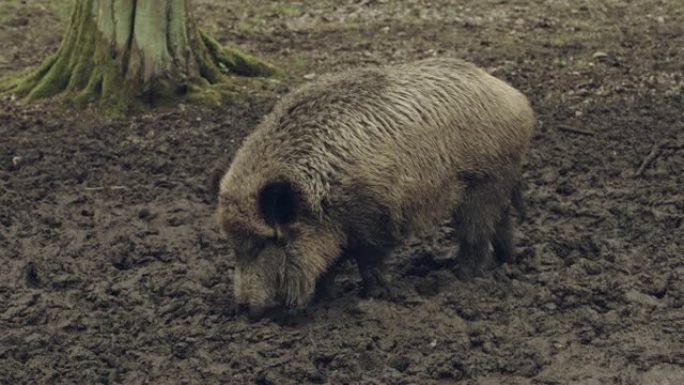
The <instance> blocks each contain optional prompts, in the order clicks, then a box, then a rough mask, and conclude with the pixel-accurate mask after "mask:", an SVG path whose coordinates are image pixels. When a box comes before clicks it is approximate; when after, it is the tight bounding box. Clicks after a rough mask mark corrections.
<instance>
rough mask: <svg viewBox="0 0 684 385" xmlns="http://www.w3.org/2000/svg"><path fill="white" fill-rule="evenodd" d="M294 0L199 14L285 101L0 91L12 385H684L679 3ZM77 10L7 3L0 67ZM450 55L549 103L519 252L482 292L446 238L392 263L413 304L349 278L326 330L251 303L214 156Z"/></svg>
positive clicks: (4, 375)
mask: <svg viewBox="0 0 684 385" xmlns="http://www.w3.org/2000/svg"><path fill="white" fill-rule="evenodd" d="M248 3H249V4H248ZM282 3H284V2H282ZM282 3H281V4H279V3H278V2H274V1H263V0H262V1H254V2H244V4H243V2H240V1H218V0H198V1H195V9H196V14H197V16H198V17H199V22H200V24H201V25H202V26H203V28H205V29H206V30H207V31H209V32H211V33H212V34H213V35H214V36H215V37H217V38H218V39H219V40H220V41H221V42H224V43H227V42H232V43H235V44H237V45H239V46H240V47H242V48H244V49H245V50H247V51H250V52H253V53H259V54H261V55H262V56H264V57H265V58H267V59H268V60H270V61H272V62H274V63H276V64H277V65H279V66H280V67H281V68H283V69H285V70H286V72H287V73H288V74H289V75H290V77H289V78H288V79H286V80H284V81H283V82H282V84H281V85H280V86H278V87H276V91H270V92H264V91H259V92H256V91H254V90H245V94H246V95H248V96H247V98H246V99H245V100H243V101H240V102H236V103H235V104H234V105H223V106H214V107H195V106H189V105H186V106H179V107H177V108H174V109H168V110H158V111H154V112H150V113H146V114H143V115H139V116H132V117H127V118H124V119H107V118H104V117H102V116H100V115H99V114H97V113H96V112H93V111H82V112H73V111H69V112H64V111H62V110H60V109H59V108H56V107H55V106H53V105H51V104H49V103H47V104H39V105H31V106H21V105H17V103H15V102H14V101H12V100H10V99H9V98H6V97H5V98H3V100H2V101H0V384H98V383H101V384H167V383H168V384H219V383H220V384H254V383H257V384H298V383H328V384H344V383H347V384H431V383H435V384H586V385H589V384H672V385H674V384H683V383H684V280H683V279H684V255H683V253H684V221H683V218H684V192H683V190H684V176H683V174H682V170H684V112H683V111H684V110H683V106H684V98H683V95H682V92H683V91H682V87H683V85H684V79H683V77H682V73H684V5H683V4H682V2H681V1H680V0H634V1H629V2H626V1H624V2H623V1H617V0H612V1H603V2H597V1H593V0H578V1H560V0H557V1H535V0H509V1H506V0H484V1H462V2H458V3H459V4H461V5H452V3H456V2H452V1H446V0H442V1H415V0H414V1H396V2H395V1H383V0H375V1H372V0H371V1H365V0H364V1H349V0H339V1H328V0H321V1H315V2H306V4H304V3H288V5H282ZM60 4H61V3H60V2H57V1H45V0H36V1H33V0H32V1H30V2H27V1H14V0H3V1H2V2H0V74H4V73H8V71H13V70H18V69H21V68H25V67H27V66H31V65H36V64H38V63H39V62H40V60H41V59H42V58H44V57H45V56H46V55H47V54H48V53H50V52H52V51H54V50H55V48H56V47H57V45H58V44H59V37H60V35H61V33H62V31H63V27H64V23H65V19H64V18H65V16H66V15H68V10H65V9H64V8H63V7H64V6H63V5H60ZM433 55H444V56H454V57H462V58H465V59H467V60H470V61H473V62H475V63H477V64H479V65H480V66H483V67H485V68H487V69H488V70H490V71H492V72H493V73H494V74H496V75H497V76H499V77H501V78H504V79H506V80H508V81H510V82H511V83H512V84H514V85H515V86H516V87H518V88H519V89H521V90H522V91H524V92H525V93H526V94H527V95H528V96H529V98H530V99H531V101H532V103H533V105H534V108H535V110H536V111H537V112H538V117H539V130H538V133H537V135H536V136H535V138H534V142H533V145H532V149H531V153H530V155H529V157H528V160H527V164H526V166H525V179H526V181H527V184H528V187H527V202H528V206H529V220H528V221H527V222H526V223H524V224H522V225H520V226H519V227H518V229H517V230H516V236H517V247H518V251H519V256H518V257H519V260H520V261H519V262H518V263H515V264H511V265H504V266H502V267H501V268H500V269H498V270H497V271H496V272H494V273H492V274H491V276H487V277H484V278H479V279H475V280H473V281H469V282H462V281H459V280H458V279H456V278H455V277H454V276H453V275H452V274H451V273H450V272H449V271H448V270H447V269H444V268H442V267H443V265H444V264H445V259H447V258H450V257H451V255H453V251H454V249H455V248H456V247H457V245H456V244H455V243H454V242H453V241H451V240H450V238H451V234H450V232H449V228H448V227H446V226H443V227H442V228H440V229H436V231H435V232H434V234H431V235H430V236H427V237H425V238H424V239H421V240H410V241H407V244H406V246H405V247H403V248H401V249H400V250H398V251H397V252H396V253H395V254H394V256H393V258H392V260H391V264H390V275H391V277H392V285H393V286H394V287H395V288H396V289H397V290H399V291H401V292H403V293H404V295H403V297H402V298H401V299H397V300H396V301H394V302H387V301H381V300H361V299H359V297H358V291H359V278H358V275H357V274H356V273H355V271H354V270H353V269H351V267H350V268H349V269H348V270H347V272H346V273H345V274H343V275H342V276H341V277H340V278H339V282H338V286H339V288H340V293H339V294H338V296H337V298H336V299H334V300H333V301H331V302H329V303H326V304H322V305H319V306H316V307H313V308H311V309H310V310H309V312H308V314H306V315H305V316H302V317H299V318H293V319H290V320H286V321H285V322H273V321H267V320H264V321H260V322H258V323H254V324H252V323H249V322H248V321H247V320H246V319H244V318H243V317H239V316H234V315H232V314H231V312H229V308H230V305H231V303H230V302H231V295H230V291H231V289H230V287H231V271H232V268H233V261H232V260H231V259H230V258H229V257H228V256H229V255H230V253H229V251H228V249H227V246H226V245H225V244H224V243H222V241H221V237H220V235H219V233H218V231H217V228H216V226H215V224H214V222H213V220H212V213H213V209H214V204H215V200H214V197H213V196H211V194H210V193H209V192H208V187H207V180H208V179H209V177H210V172H211V167H212V165H213V164H214V163H215V162H216V161H218V160H220V159H221V158H223V157H225V156H229V155H230V154H231V153H232V152H233V151H235V149H236V147H237V146H238V145H239V143H240V141H241V140H242V138H243V137H244V136H245V135H246V134H247V133H248V132H249V131H250V129H251V128H252V127H253V126H254V125H255V124H256V123H257V122H258V121H259V119H260V117H261V116H263V115H264V114H265V113H266V112H267V111H268V110H269V108H270V107H271V106H272V105H273V103H274V101H275V100H276V98H277V96H278V95H280V94H282V93H284V92H286V91H287V90H288V89H289V88H291V87H293V86H295V85H297V84H300V83H302V82H305V81H307V79H310V78H312V77H315V76H316V75H317V74H320V73H323V72H328V71H334V70H338V69H343V68H348V67H351V66H356V65H363V64H369V63H388V62H400V61H404V60H410V59H417V58H424V57H429V56H433ZM649 154H652V156H649ZM644 161H646V163H645V164H643V163H644Z"/></svg>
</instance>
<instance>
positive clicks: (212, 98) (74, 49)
mask: <svg viewBox="0 0 684 385" xmlns="http://www.w3.org/2000/svg"><path fill="white" fill-rule="evenodd" d="M189 1H190V0H149V1H145V2H141V1H120V0H99V1H96V0H77V1H76V4H75V6H74V8H73V12H72V16H71V21H70V24H69V28H68V29H67V32H66V34H65V35H64V38H63V40H62V43H61V44H60V47H59V49H58V50H57V52H56V53H55V54H54V55H52V56H50V57H49V58H47V59H46V60H45V62H43V64H41V65H40V66H39V67H37V68H36V69H35V70H33V71H31V72H30V73H28V74H26V75H23V76H21V77H19V78H17V79H14V80H12V82H11V86H10V87H9V88H8V87H5V89H8V91H5V92H11V93H14V94H15V95H17V96H18V97H20V98H23V100H25V101H33V100H37V99H41V98H46V97H52V96H57V95H59V96H60V98H61V99H62V100H64V101H65V102H68V103H69V104H73V105H76V106H85V105H99V106H101V107H104V108H105V109H107V110H110V111H112V112H122V111H128V110H130V109H131V108H137V107H140V106H157V105H168V104H172V103H175V102H177V101H179V100H188V101H195V102H218V101H220V100H221V99H222V98H223V97H225V96H230V94H232V93H231V92H230V87H229V85H230V84H231V83H233V81H234V79H235V78H234V76H245V77H273V76H278V75H279V71H278V70H277V69H276V68H274V67H273V66H271V65H269V64H267V63H265V62H264V61H262V60H259V59H257V58H255V57H252V56H250V55H248V54H245V53H243V52H240V51H239V50H237V49H229V48H225V47H222V46H221V45H220V44H219V43H218V42H216V41H215V40H214V39H212V38H211V37H209V36H207V35H205V34H203V33H202V32H200V31H199V30H198V29H197V28H196V27H195V24H194V21H193V19H192V17H191V13H190V5H189ZM160 9H163V10H165V12H160V11H159V10H160Z"/></svg>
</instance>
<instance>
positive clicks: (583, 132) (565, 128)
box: [557, 124, 596, 136]
mask: <svg viewBox="0 0 684 385" xmlns="http://www.w3.org/2000/svg"><path fill="white" fill-rule="evenodd" d="M557 127H558V129H559V130H561V131H565V132H572V133H574V134H580V135H587V136H594V135H596V133H595V132H594V131H590V130H583V129H581V128H576V127H571V126H566V125H564V124H559V125H558V126H557Z"/></svg>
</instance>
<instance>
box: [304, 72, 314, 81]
mask: <svg viewBox="0 0 684 385" xmlns="http://www.w3.org/2000/svg"><path fill="white" fill-rule="evenodd" d="M302 78H304V80H314V79H315V78H316V74H315V73H313V72H312V73H308V74H306V75H304V76H302Z"/></svg>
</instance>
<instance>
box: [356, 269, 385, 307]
mask: <svg viewBox="0 0 684 385" xmlns="http://www.w3.org/2000/svg"><path fill="white" fill-rule="evenodd" d="M363 278H364V279H363V287H362V289H361V296H362V297H363V298H376V299H385V300H391V299H392V298H393V295H392V290H390V285H389V282H387V279H386V278H385V276H384V275H383V274H382V273H381V272H379V271H373V273H372V274H369V275H367V276H365V277H363Z"/></svg>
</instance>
